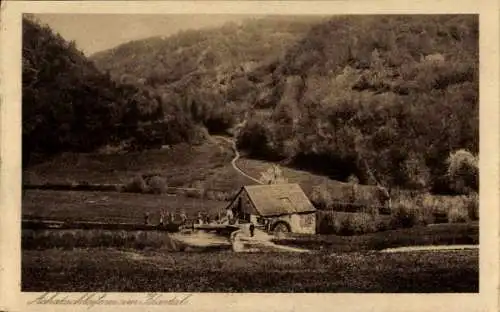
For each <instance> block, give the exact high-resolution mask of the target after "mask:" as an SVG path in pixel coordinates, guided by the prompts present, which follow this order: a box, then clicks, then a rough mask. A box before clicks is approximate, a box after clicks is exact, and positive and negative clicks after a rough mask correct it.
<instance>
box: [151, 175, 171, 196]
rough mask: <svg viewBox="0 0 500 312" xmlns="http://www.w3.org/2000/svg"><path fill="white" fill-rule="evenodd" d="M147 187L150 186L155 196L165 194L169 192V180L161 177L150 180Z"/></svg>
mask: <svg viewBox="0 0 500 312" xmlns="http://www.w3.org/2000/svg"><path fill="white" fill-rule="evenodd" d="M147 185H148V186H149V192H151V193H153V194H163V193H166V191H167V180H166V179H165V178H163V177H160V176H154V177H151V178H149V179H148V181H147Z"/></svg>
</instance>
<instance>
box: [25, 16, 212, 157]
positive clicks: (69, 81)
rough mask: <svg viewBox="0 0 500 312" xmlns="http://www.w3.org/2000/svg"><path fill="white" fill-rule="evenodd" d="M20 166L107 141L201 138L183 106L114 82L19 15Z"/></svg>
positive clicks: (68, 44) (148, 142)
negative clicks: (20, 86) (20, 62)
mask: <svg viewBox="0 0 500 312" xmlns="http://www.w3.org/2000/svg"><path fill="white" fill-rule="evenodd" d="M22 30H23V38H22V40H23V46H22V62H23V64H22V92H23V93H22V94H23V95H22V118H23V129H22V142H23V143H22V148H23V165H24V166H27V165H29V163H30V162H33V161H36V160H37V159H45V158H46V157H48V156H51V155H54V154H57V153H59V152H63V151H75V152H89V151H94V150H95V149H96V148H98V147H101V146H103V145H107V144H122V145H127V146H130V148H137V147H139V148H140V147H141V145H146V146H151V145H159V144H171V143H178V142H193V141H196V140H197V139H199V138H198V137H199V136H200V135H201V134H200V133H202V132H200V131H199V130H198V128H197V127H196V125H195V124H194V123H193V122H192V121H191V119H190V118H188V115H187V114H184V113H183V108H182V107H180V106H174V105H172V103H170V102H169V103H165V102H164V101H163V100H162V98H161V96H160V95H159V93H158V92H157V91H156V90H154V89H151V88H146V87H143V88H138V87H137V86H135V85H133V84H130V83H127V82H116V81H114V80H112V79H111V77H110V76H109V74H107V73H102V72H100V71H99V70H98V69H97V68H96V67H95V65H94V63H93V62H92V61H90V60H88V59H87V58H86V57H85V56H84V55H83V53H82V52H81V51H79V50H78V49H77V48H76V46H75V43H74V42H68V41H66V40H64V39H63V38H62V37H61V36H60V35H59V34H57V33H55V32H54V31H53V30H51V29H50V28H49V27H48V26H46V25H41V24H40V23H39V22H38V21H37V20H36V19H35V18H34V17H33V16H25V17H24V18H23V29H22Z"/></svg>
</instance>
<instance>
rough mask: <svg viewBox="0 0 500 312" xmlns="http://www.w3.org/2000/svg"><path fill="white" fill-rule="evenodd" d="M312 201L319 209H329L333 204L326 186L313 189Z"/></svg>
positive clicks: (322, 185)
mask: <svg viewBox="0 0 500 312" xmlns="http://www.w3.org/2000/svg"><path fill="white" fill-rule="evenodd" d="M310 200H311V202H312V203H313V204H314V206H316V208H318V209H328V208H330V207H331V206H332V204H333V200H332V197H331V195H330V193H329V191H328V187H327V186H326V185H325V184H321V185H317V186H314V187H313V189H312V192H311V196H310Z"/></svg>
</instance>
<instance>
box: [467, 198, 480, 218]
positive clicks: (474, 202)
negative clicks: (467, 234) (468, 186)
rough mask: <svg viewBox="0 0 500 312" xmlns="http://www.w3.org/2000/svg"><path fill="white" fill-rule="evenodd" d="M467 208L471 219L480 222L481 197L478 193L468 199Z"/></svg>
mask: <svg viewBox="0 0 500 312" xmlns="http://www.w3.org/2000/svg"><path fill="white" fill-rule="evenodd" d="M466 206H467V214H468V217H469V219H470V220H473V221H477V220H479V195H478V194H477V193H472V194H471V195H469V196H468V197H467V201H466Z"/></svg>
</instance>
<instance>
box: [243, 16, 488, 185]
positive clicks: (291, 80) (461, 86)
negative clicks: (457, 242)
mask: <svg viewBox="0 0 500 312" xmlns="http://www.w3.org/2000/svg"><path fill="white" fill-rule="evenodd" d="M478 65H479V51H478V19H477V16H385V17H384V16H364V17H358V16H350V17H336V18H333V19H331V20H330V21H328V22H327V23H324V24H321V25H318V26H316V27H314V28H313V29H312V30H311V31H310V32H309V33H308V35H307V36H305V37H304V39H303V40H301V41H300V42H299V43H298V44H296V45H294V46H293V47H292V48H291V49H289V50H288V51H287V53H286V55H285V57H284V58H283V59H281V60H278V61H277V62H276V64H275V65H274V66H273V67H272V70H271V71H270V72H268V73H264V75H265V74H267V75H268V76H271V77H272V78H273V79H272V82H271V83H270V84H269V87H268V89H269V90H265V91H264V92H266V93H267V94H270V95H271V96H272V98H271V99H269V100H268V101H264V102H266V103H268V104H267V107H269V108H270V109H271V113H270V114H267V115H263V114H254V115H253V117H251V118H250V119H249V121H248V123H247V126H246V128H245V129H244V131H243V132H242V133H241V135H240V137H239V146H240V147H241V148H244V149H247V150H248V151H250V152H251V153H252V154H253V155H254V156H255V157H261V158H266V159H282V160H287V161H289V162H292V163H295V164H296V165H299V166H305V167H307V168H309V169H312V170H318V171H320V172H323V173H327V174H329V175H331V176H332V177H334V178H335V179H338V180H344V181H345V180H348V179H353V180H357V181H360V182H361V183H367V184H373V183H377V182H378V183H382V184H384V185H389V186H399V187H404V188H413V189H415V188H417V189H433V190H435V191H441V192H444V191H447V188H448V186H449V185H450V183H449V182H450V181H449V180H448V178H449V176H448V175H447V168H448V166H447V160H448V158H449V156H450V153H452V152H453V151H455V150H460V149H465V150H467V151H469V152H471V153H473V154H477V153H478V149H479V146H478V144H479V128H478V127H479V100H478V83H479V73H478V70H479V66H478ZM255 105H259V103H255ZM476 182H477V181H476ZM473 188H475V189H477V183H475V184H474V187H473Z"/></svg>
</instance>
